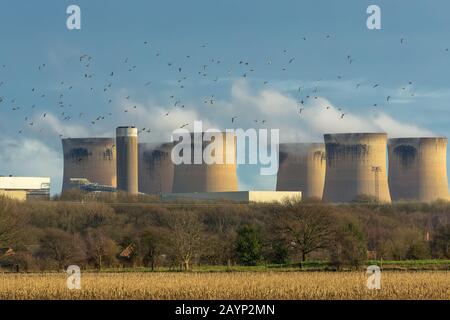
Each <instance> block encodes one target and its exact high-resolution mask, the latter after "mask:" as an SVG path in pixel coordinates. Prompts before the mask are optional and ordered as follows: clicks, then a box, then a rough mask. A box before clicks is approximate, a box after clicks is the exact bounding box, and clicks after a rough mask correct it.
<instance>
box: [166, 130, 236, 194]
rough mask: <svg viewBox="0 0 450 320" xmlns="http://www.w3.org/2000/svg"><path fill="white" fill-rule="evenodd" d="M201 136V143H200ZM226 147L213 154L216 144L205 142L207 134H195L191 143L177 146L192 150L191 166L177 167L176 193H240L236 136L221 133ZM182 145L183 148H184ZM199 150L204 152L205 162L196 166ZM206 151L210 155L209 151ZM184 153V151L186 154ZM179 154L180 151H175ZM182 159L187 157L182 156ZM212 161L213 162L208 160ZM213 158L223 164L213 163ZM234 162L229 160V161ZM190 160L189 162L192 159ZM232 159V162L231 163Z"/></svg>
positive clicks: (174, 190)
mask: <svg viewBox="0 0 450 320" xmlns="http://www.w3.org/2000/svg"><path fill="white" fill-rule="evenodd" d="M195 135H198V136H199V137H198V138H199V139H200V140H201V141H200V142H197V141H196V140H198V139H196V136H195ZM220 135H221V137H222V139H221V140H222V148H221V149H220V148H219V149H216V150H214V154H212V153H211V154H209V152H208V150H209V148H210V147H211V145H210V144H211V143H216V141H214V142H212V141H203V140H204V136H205V133H192V134H191V139H190V140H191V141H189V142H186V141H180V142H177V143H175V146H174V148H177V150H178V148H179V147H181V148H184V150H189V149H190V150H191V156H190V161H189V163H181V164H175V165H174V178H173V188H172V192H173V193H189V192H226V191H237V190H238V178H237V171H236V166H237V165H236V162H237V161H236V135H235V134H232V133H221V134H220ZM180 144H181V145H180ZM195 150H200V151H201V152H202V155H205V156H206V158H205V157H203V159H201V163H197V164H196V163H195V159H194V154H195V152H194V151H195ZM205 151H206V152H205ZM182 152H184V151H182ZM175 153H176V151H175ZM179 156H183V155H182V154H179ZM208 158H209V159H208ZM212 158H215V159H219V160H220V161H218V162H221V163H209V164H208V162H209V161H208V160H213V159H212ZM230 159H231V160H232V161H229V160H230ZM188 160H189V159H188ZM227 160H228V161H227Z"/></svg>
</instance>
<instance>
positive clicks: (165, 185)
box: [138, 142, 174, 194]
mask: <svg viewBox="0 0 450 320" xmlns="http://www.w3.org/2000/svg"><path fill="white" fill-rule="evenodd" d="M172 148H173V143H172V142H168V143H139V145H138V149H139V192H142V193H147V194H163V193H171V192H172V185H173V170H174V166H173V162H172V158H171V152H172Z"/></svg>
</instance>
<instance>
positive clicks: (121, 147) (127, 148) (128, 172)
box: [116, 127, 138, 194]
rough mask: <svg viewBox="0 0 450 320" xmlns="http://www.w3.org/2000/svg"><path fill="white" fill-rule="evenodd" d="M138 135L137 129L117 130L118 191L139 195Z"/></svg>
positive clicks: (119, 128)
mask: <svg viewBox="0 0 450 320" xmlns="http://www.w3.org/2000/svg"><path fill="white" fill-rule="evenodd" d="M137 143H138V133H137V129H136V128H135V127H118V128H117V129H116V145H117V189H118V190H120V191H124V192H127V193H129V194H138V146H137Z"/></svg>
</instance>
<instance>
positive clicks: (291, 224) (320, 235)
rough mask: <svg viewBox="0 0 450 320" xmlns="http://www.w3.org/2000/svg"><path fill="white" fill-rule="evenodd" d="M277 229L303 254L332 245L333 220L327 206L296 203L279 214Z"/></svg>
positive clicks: (304, 256) (304, 255)
mask: <svg viewBox="0 0 450 320" xmlns="http://www.w3.org/2000/svg"><path fill="white" fill-rule="evenodd" d="M275 220H276V222H275V223H276V229H277V230H278V232H280V233H281V235H282V236H283V238H284V239H285V240H286V241H288V243H289V244H290V245H291V246H292V247H293V248H294V249H296V250H298V251H299V252H300V254H301V257H302V261H305V260H306V256H307V255H308V254H309V253H311V252H314V251H316V250H319V249H325V248H327V247H328V246H329V245H330V242H331V239H332V235H333V220H332V217H331V215H330V213H329V211H328V209H327V207H326V206H321V205H318V206H314V207H313V206H307V205H294V206H290V207H289V208H287V212H286V211H284V212H281V213H280V214H279V215H277V218H276V219H275Z"/></svg>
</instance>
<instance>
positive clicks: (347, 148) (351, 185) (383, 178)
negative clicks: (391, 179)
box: [323, 133, 391, 202]
mask: <svg viewBox="0 0 450 320" xmlns="http://www.w3.org/2000/svg"><path fill="white" fill-rule="evenodd" d="M324 138H325V150H326V151H325V152H326V162H327V163H326V174H325V187H324V193H323V200H324V201H328V202H350V201H353V200H355V199H356V198H358V196H363V195H366V196H371V197H374V198H376V199H378V201H380V202H390V201H391V197H390V195H389V187H388V183H387V170H386V149H387V135H386V134H385V133H344V134H325V136H324Z"/></svg>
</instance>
